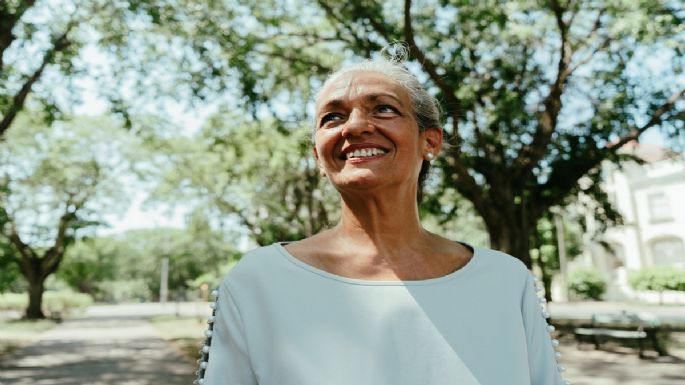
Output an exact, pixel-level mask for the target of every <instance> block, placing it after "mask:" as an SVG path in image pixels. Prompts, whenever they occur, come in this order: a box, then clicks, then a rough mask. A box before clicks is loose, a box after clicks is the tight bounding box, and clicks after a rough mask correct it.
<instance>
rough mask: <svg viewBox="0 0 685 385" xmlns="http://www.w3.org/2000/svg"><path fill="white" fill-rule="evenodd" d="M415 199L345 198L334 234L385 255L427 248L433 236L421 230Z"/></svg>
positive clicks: (395, 196)
mask: <svg viewBox="0 0 685 385" xmlns="http://www.w3.org/2000/svg"><path fill="white" fill-rule="evenodd" d="M411 194H413V195H411ZM403 195H407V196H403ZM415 196H416V195H415V193H413V192H411V191H409V192H407V193H404V194H402V193H398V194H387V193H386V194H365V195H364V196H363V197H362V198H359V197H357V196H354V195H347V194H342V212H341V219H340V222H339V223H338V225H337V226H335V228H333V229H332V230H333V231H334V232H335V233H337V236H339V237H341V238H342V239H347V240H349V241H351V242H353V243H354V244H355V247H357V248H362V249H365V250H367V251H368V252H373V251H375V252H376V253H379V254H384V255H393V254H396V253H398V252H400V251H402V252H403V253H406V252H407V251H409V250H412V249H415V248H420V247H424V246H425V241H426V240H427V239H429V238H430V236H431V234H430V233H429V232H427V231H426V230H425V229H424V228H423V227H422V226H421V223H420V221H419V214H418V205H417V202H416V198H415Z"/></svg>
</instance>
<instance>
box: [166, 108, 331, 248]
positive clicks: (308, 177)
mask: <svg viewBox="0 0 685 385" xmlns="http://www.w3.org/2000/svg"><path fill="white" fill-rule="evenodd" d="M229 123H230V124H229ZM272 127H273V124H272V122H271V121H268V120H265V121H262V122H256V121H253V120H251V119H250V118H244V117H241V116H239V115H237V114H232V113H218V114H217V115H215V116H214V117H213V118H212V119H210V120H209V122H208V123H207V125H206V126H205V127H204V128H203V129H202V130H201V131H200V132H199V133H198V134H197V135H196V136H195V137H193V138H191V140H189V138H170V139H169V140H167V141H166V144H165V145H164V146H165V147H164V148H166V149H168V150H164V152H167V153H168V154H169V155H168V156H167V157H165V158H164V161H163V163H164V164H165V165H166V168H162V165H160V169H162V170H165V174H164V175H163V177H162V180H163V183H162V184H160V185H159V186H158V188H157V189H156V190H155V191H154V192H153V196H156V197H157V198H158V199H161V200H166V201H179V200H180V201H182V202H184V204H186V205H188V204H195V205H196V207H197V208H198V210H204V211H205V212H207V213H208V214H207V215H208V216H209V217H213V218H222V221H223V222H224V223H227V224H229V225H230V224H233V226H235V224H236V223H237V224H239V225H241V226H242V227H243V228H245V229H247V231H248V233H249V235H250V237H251V238H252V239H253V240H254V241H255V242H257V243H258V244H260V245H266V244H270V243H273V242H276V241H285V240H296V239H300V238H302V237H305V236H309V235H312V234H315V233H316V232H318V231H320V230H322V229H323V228H324V227H326V226H329V224H330V220H331V219H332V216H334V215H336V209H335V206H336V205H335V203H334V202H337V194H335V192H334V191H332V188H331V187H330V186H327V185H326V184H324V183H325V182H324V178H322V177H321V176H320V175H319V171H318V168H317V167H316V165H315V163H314V159H313V157H312V156H311V149H310V147H309V146H310V144H309V141H310V139H309V134H308V133H307V131H299V133H302V134H296V133H289V132H287V131H285V132H282V131H279V130H275V129H273V128H272Z"/></svg>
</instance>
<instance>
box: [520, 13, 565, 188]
mask: <svg viewBox="0 0 685 385" xmlns="http://www.w3.org/2000/svg"><path fill="white" fill-rule="evenodd" d="M550 5H551V8H552V11H553V13H554V17H555V20H556V23H557V28H558V29H559V36H560V47H559V49H560V52H559V62H558V63H557V76H556V79H554V83H552V85H551V86H550V91H549V94H548V95H547V97H546V98H545V100H544V102H543V108H542V109H541V110H540V111H539V113H538V128H537V130H536V131H535V134H534V135H533V141H532V142H531V143H530V144H529V145H526V146H523V147H522V148H521V150H520V151H519V154H518V156H517V157H516V159H515V160H514V163H513V165H514V172H515V173H516V175H517V176H518V177H523V176H525V175H527V174H528V173H529V172H530V171H531V170H532V169H533V167H534V166H535V165H536V164H537V162H538V161H539V160H540V159H542V157H543V156H544V155H545V154H546V153H547V146H548V145H549V141H550V138H551V136H552V133H553V132H554V130H556V127H557V119H558V117H559V112H560V111H561V96H562V95H563V93H564V88H565V86H566V82H567V80H568V77H569V76H570V75H571V71H570V64H571V58H572V56H573V50H572V48H571V43H570V41H569V36H568V32H569V28H570V24H569V23H567V22H566V21H564V12H565V11H566V9H565V8H563V7H562V6H561V4H559V2H558V1H557V0H552V1H550Z"/></svg>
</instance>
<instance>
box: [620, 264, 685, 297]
mask: <svg viewBox="0 0 685 385" xmlns="http://www.w3.org/2000/svg"><path fill="white" fill-rule="evenodd" d="M628 282H629V283H630V286H631V287H632V288H633V289H635V290H653V291H659V292H662V291H664V290H677V291H685V269H674V268H668V267H648V268H645V269H642V270H638V271H634V272H632V273H630V275H629V276H628Z"/></svg>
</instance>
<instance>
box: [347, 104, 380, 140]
mask: <svg viewBox="0 0 685 385" xmlns="http://www.w3.org/2000/svg"><path fill="white" fill-rule="evenodd" d="M373 130H374V127H373V124H371V121H370V120H369V117H368V116H367V114H366V113H365V112H363V111H361V110H359V109H354V110H352V112H351V113H350V116H349V118H348V119H347V122H345V124H344V126H343V130H342V135H343V136H349V135H353V136H355V135H361V134H362V133H365V132H372V131H373Z"/></svg>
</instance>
